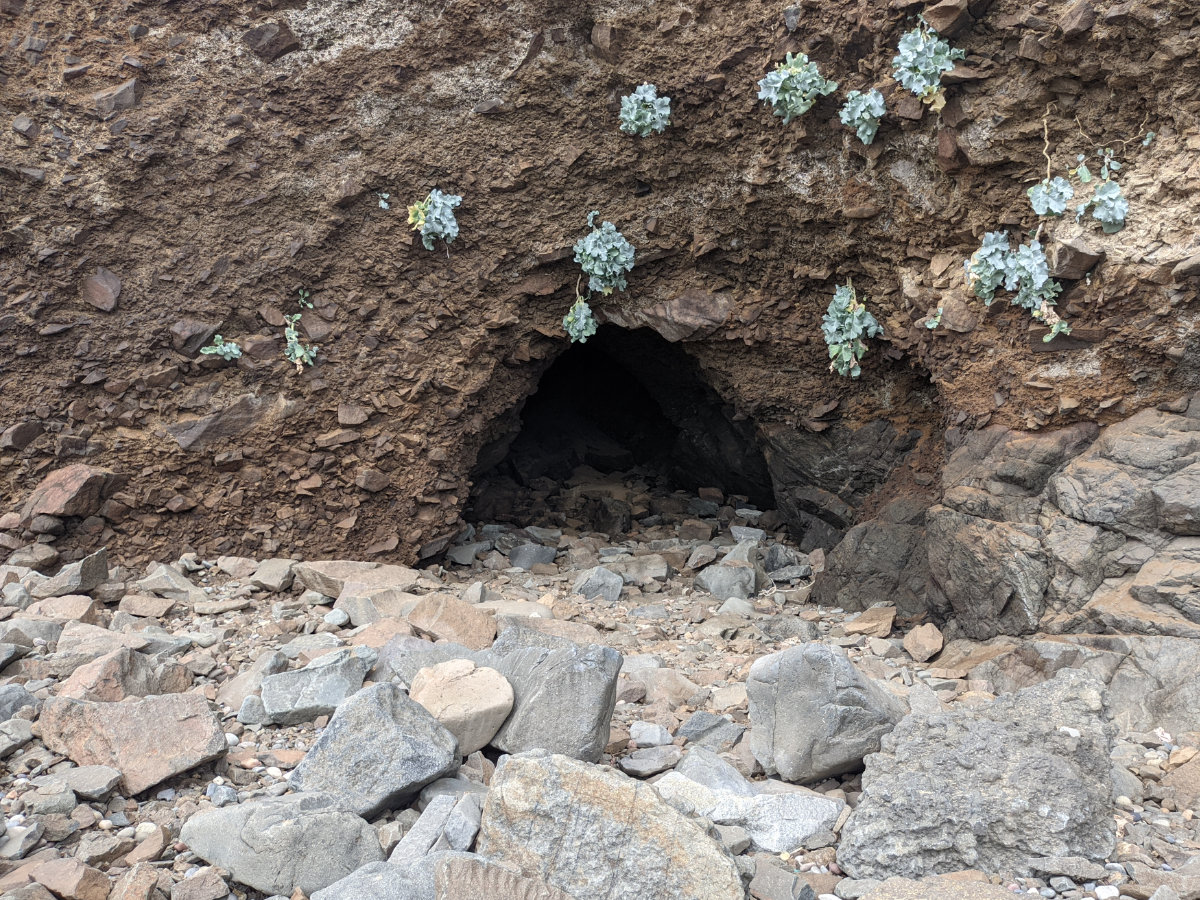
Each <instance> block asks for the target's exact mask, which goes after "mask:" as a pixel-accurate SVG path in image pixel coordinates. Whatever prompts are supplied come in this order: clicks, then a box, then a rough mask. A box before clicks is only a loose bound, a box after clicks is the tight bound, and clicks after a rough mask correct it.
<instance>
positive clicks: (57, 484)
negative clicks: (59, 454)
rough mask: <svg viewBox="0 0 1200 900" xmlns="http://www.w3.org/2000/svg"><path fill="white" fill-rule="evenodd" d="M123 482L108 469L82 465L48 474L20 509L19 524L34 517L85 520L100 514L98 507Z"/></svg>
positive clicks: (67, 467)
mask: <svg viewBox="0 0 1200 900" xmlns="http://www.w3.org/2000/svg"><path fill="white" fill-rule="evenodd" d="M124 481H125V479H124V478H123V477H121V476H118V475H114V474H113V473H112V472H110V471H109V470H108V469H97V468H94V467H92V466H86V465H84V464H83V463H75V464H74V465H70V466H65V467H64V468H61V469H58V470H56V471H54V472H51V473H50V474H49V475H47V476H46V477H45V478H43V479H42V480H41V481H40V482H39V483H38V486H37V487H35V488H34V489H33V493H32V494H30V495H29V499H27V500H26V501H25V505H24V506H23V507H22V509H21V521H22V522H24V523H28V522H31V521H32V520H33V518H34V516H77V517H80V518H85V517H87V516H91V515H95V514H96V513H98V512H99V511H100V507H101V505H102V504H103V503H104V501H105V500H106V499H107V498H108V497H109V496H110V495H111V494H112V493H113V491H116V490H118V489H119V487H120V486H121V485H122V484H123V483H124Z"/></svg>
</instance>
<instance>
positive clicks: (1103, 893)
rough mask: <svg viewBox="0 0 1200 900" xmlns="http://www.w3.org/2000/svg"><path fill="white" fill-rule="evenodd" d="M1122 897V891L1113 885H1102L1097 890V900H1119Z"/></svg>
mask: <svg viewBox="0 0 1200 900" xmlns="http://www.w3.org/2000/svg"><path fill="white" fill-rule="evenodd" d="M1120 896H1121V891H1120V889H1119V888H1115V887H1113V886H1112V885H1111V884H1102V885H1100V886H1099V887H1097V888H1096V900H1117V898H1118V897H1120Z"/></svg>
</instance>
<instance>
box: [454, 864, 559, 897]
mask: <svg viewBox="0 0 1200 900" xmlns="http://www.w3.org/2000/svg"><path fill="white" fill-rule="evenodd" d="M434 885H435V890H436V893H435V895H434V900H461V898H464V897H469V898H471V900H571V898H570V897H569V896H568V895H567V894H564V893H563V892H562V891H560V890H558V889H557V888H553V887H550V885H548V884H546V882H544V881H542V880H540V879H537V878H530V877H528V876H526V875H522V874H520V873H518V872H514V871H512V870H511V869H506V868H504V867H503V866H498V865H496V864H494V863H492V862H489V861H488V860H486V859H484V858H482V857H480V856H474V855H472V856H470V857H466V856H449V855H447V856H446V857H445V858H444V859H443V860H441V861H440V862H439V864H438V865H437V868H436V869H435V870H434Z"/></svg>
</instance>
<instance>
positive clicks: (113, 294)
mask: <svg viewBox="0 0 1200 900" xmlns="http://www.w3.org/2000/svg"><path fill="white" fill-rule="evenodd" d="M120 296H121V279H120V278H118V277H117V276H116V275H114V274H113V273H112V272H110V271H108V269H106V268H104V267H103V266H101V267H100V268H98V269H96V274H95V275H91V276H89V277H87V278H85V279H84V281H83V299H84V302H86V303H90V304H91V305H92V306H94V307H96V309H98V310H100V311H101V312H112V311H113V310H114V309H116V308H117V298H118V297H120Z"/></svg>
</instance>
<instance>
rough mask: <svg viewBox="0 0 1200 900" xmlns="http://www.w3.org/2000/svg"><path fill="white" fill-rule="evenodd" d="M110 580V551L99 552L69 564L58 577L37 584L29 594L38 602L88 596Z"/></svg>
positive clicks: (100, 550)
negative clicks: (75, 595) (82, 595)
mask: <svg viewBox="0 0 1200 900" xmlns="http://www.w3.org/2000/svg"><path fill="white" fill-rule="evenodd" d="M107 580H108V551H107V550H106V549H104V548H101V549H99V550H97V551H96V552H95V553H93V554H92V555H91V556H86V557H84V558H83V559H81V560H80V561H79V562H75V563H68V564H67V565H65V566H63V567H62V569H60V570H59V572H58V574H57V575H54V576H52V577H50V578H45V579H43V580H41V581H38V582H35V583H34V585H33V586H32V587H31V588H30V589H29V593H30V594H32V595H33V597H34V599H36V600H45V599H48V598H50V597H65V596H66V595H67V594H86V593H88V592H89V591H91V590H92V589H94V588H95V587H96V586H97V585H100V584H103V583H104V582H105V581H107Z"/></svg>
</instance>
